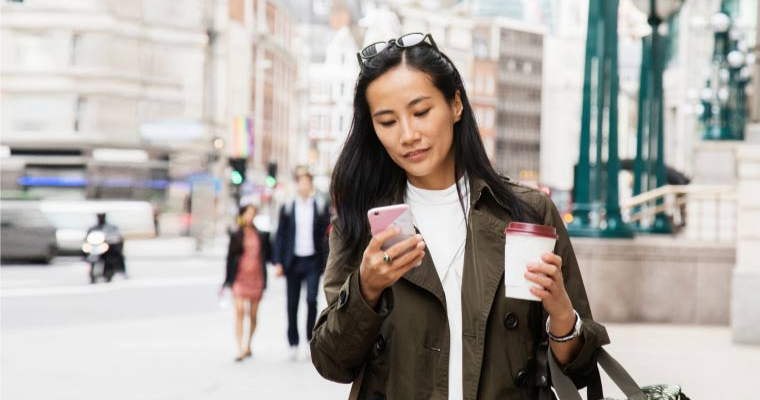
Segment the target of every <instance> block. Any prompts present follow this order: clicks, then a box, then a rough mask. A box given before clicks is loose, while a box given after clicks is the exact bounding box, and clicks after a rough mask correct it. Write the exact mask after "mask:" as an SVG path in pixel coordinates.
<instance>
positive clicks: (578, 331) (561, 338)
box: [546, 310, 583, 343]
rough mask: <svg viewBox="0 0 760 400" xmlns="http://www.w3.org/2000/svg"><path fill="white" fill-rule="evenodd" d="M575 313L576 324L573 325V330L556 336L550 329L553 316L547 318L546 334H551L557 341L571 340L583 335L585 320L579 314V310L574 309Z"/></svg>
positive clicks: (551, 337)
mask: <svg viewBox="0 0 760 400" xmlns="http://www.w3.org/2000/svg"><path fill="white" fill-rule="evenodd" d="M573 313H574V314H575V326H574V327H573V331H572V332H570V333H568V334H567V335H565V336H554V335H553V334H552V331H551V330H550V329H549V326H550V322H551V318H552V317H551V316H549V317H547V318H546V334H547V335H549V339H551V340H553V341H555V342H560V343H562V342H569V341H571V340H573V339H575V338H577V337H579V336H580V335H581V328H582V327H583V320H582V319H581V316H580V315H578V311H575V310H573Z"/></svg>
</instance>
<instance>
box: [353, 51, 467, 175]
mask: <svg viewBox="0 0 760 400" xmlns="http://www.w3.org/2000/svg"><path fill="white" fill-rule="evenodd" d="M366 96H367V102H368V103H369V111H370V115H371V116H372V124H373V125H374V127H375V132H376V133H377V137H378V139H380V142H381V143H382V144H383V147H385V150H386V151H387V152H388V155H389V156H390V157H391V159H393V161H394V162H395V163H396V164H397V165H398V166H399V167H401V168H402V169H403V170H404V171H406V174H407V178H408V179H409V182H410V183H411V184H412V185H414V186H417V187H420V188H425V189H445V188H447V187H449V186H451V185H453V184H454V179H455V178H454V151H453V148H452V143H453V140H454V123H455V122H457V121H459V120H460V119H461V117H462V101H461V99H460V98H459V92H457V93H456V95H455V96H454V99H453V100H452V101H448V100H447V99H446V98H445V97H444V96H443V93H441V91H440V90H438V88H436V87H435V85H433V82H432V80H431V79H430V77H429V76H428V75H427V74H425V73H424V72H420V71H418V70H416V69H413V68H409V67H407V66H406V65H400V66H398V67H396V68H393V69H391V70H389V71H388V72H386V73H385V74H383V75H381V76H380V77H379V78H377V79H375V80H374V81H372V83H370V84H369V86H368V87H367V92H366Z"/></svg>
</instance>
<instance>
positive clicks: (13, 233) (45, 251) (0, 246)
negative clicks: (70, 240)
mask: <svg viewBox="0 0 760 400" xmlns="http://www.w3.org/2000/svg"><path fill="white" fill-rule="evenodd" d="M0 220H2V230H1V231H0V258H2V260H3V261H6V260H23V261H38V262H44V263H46V264H47V263H50V261H51V260H52V259H53V257H55V255H56V254H57V252H58V248H57V245H56V228H55V226H53V224H52V223H51V222H50V220H48V219H47V218H46V217H45V215H44V214H42V212H41V211H40V209H39V203H37V202H27V201H3V202H2V203H0Z"/></svg>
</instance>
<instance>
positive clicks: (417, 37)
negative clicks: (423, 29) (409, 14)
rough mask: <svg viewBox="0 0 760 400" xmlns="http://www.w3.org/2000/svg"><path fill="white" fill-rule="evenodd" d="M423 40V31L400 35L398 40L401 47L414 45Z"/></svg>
mask: <svg viewBox="0 0 760 400" xmlns="http://www.w3.org/2000/svg"><path fill="white" fill-rule="evenodd" d="M423 40H425V35H423V34H421V33H410V34H408V35H404V36H402V37H400V38H399V39H398V41H397V42H398V44H399V46H400V47H412V46H416V45H418V44H420V43H422V41H423Z"/></svg>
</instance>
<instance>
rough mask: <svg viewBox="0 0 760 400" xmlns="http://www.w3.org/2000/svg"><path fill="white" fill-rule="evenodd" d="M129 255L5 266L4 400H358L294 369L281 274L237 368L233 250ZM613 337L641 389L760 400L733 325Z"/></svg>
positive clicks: (630, 331) (753, 350)
mask: <svg viewBox="0 0 760 400" xmlns="http://www.w3.org/2000/svg"><path fill="white" fill-rule="evenodd" d="M127 252H128V259H127V260H128V268H129V270H130V279H129V280H121V279H117V280H116V281H115V282H113V283H112V284H110V285H106V284H99V285H95V286H91V285H89V284H88V283H87V273H86V267H85V265H84V264H83V263H82V262H81V261H80V260H79V259H77V258H72V257H69V258H58V259H57V260H56V261H55V264H53V265H50V266H44V265H9V266H3V268H2V294H1V296H2V297H1V298H2V384H1V385H0V387H2V389H1V390H2V392H1V393H0V396H1V397H2V398H3V399H4V400H25V399H34V400H37V399H56V400H66V399H77V400H82V399H84V400H87V399H101V398H107V399H130V400H131V399H146V400H148V399H178V400H179V399H182V400H185V399H229V400H232V399H247V398H254V399H269V398H282V399H294V398H300V397H303V395H304V394H308V396H309V398H312V399H344V398H346V397H347V395H348V391H349V387H348V386H346V385H340V384H335V383H331V382H328V381H326V380H324V379H322V378H321V377H319V376H318V375H317V373H316V372H315V370H314V368H313V367H312V366H311V363H310V362H308V361H307V360H306V359H305V357H304V356H303V355H302V356H301V359H300V360H299V361H297V362H291V361H288V358H287V342H286V338H285V328H286V327H285V324H286V317H285V293H284V292H285V284H284V281H283V280H282V279H275V278H274V277H273V275H270V277H272V280H271V284H270V287H269V290H268V291H267V292H266V295H265V299H264V300H263V302H262V304H261V307H260V319H259V329H258V330H257V333H256V336H255V338H254V348H253V353H254V357H253V358H252V359H248V360H246V361H245V362H243V363H235V362H234V361H233V359H234V357H235V345H234V334H233V315H232V309H231V307H229V306H228V307H226V308H225V307H222V305H221V304H220V301H219V299H218V297H217V290H218V287H219V284H220V283H221V281H222V279H223V276H222V275H223V265H224V263H223V257H224V243H223V242H221V241H220V242H217V243H215V244H212V245H210V246H208V248H207V249H206V250H204V251H203V252H200V253H195V252H194V250H193V245H192V242H190V241H188V240H185V239H157V240H152V241H141V242H131V243H128V248H127ZM320 302H321V303H320V308H321V307H323V306H324V299H323V298H321V299H320ZM303 314H304V313H303V312H302V317H305V315H303ZM302 325H303V324H302ZM302 329H303V328H302ZM608 329H609V332H610V336H611V338H612V340H613V344H612V345H611V346H608V350H609V351H610V352H611V353H612V354H613V355H614V356H616V357H617V358H618V360H619V361H620V362H621V363H622V364H623V365H624V366H626V368H628V370H629V372H631V374H632V375H633V376H634V377H635V378H636V379H637V380H638V381H639V383H640V384H642V385H643V384H651V383H658V382H672V383H681V384H682V385H683V386H684V388H685V389H686V393H687V394H689V396H690V397H691V398H692V399H695V400H696V399H717V398H731V399H751V398H755V396H756V392H755V391H754V389H753V387H752V385H751V384H750V382H752V379H753V378H754V376H755V375H756V369H757V367H758V365H760V347H750V346H738V345H733V344H731V341H730V329H729V328H728V327H704V326H702V327H696V326H688V327H686V326H664V325H620V324H609V325H608ZM753 368H754V370H753ZM606 387H607V390H606V394H607V395H608V396H617V397H621V396H620V395H619V392H617V391H615V390H611V389H610V388H611V385H609V382H607V385H606Z"/></svg>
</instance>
